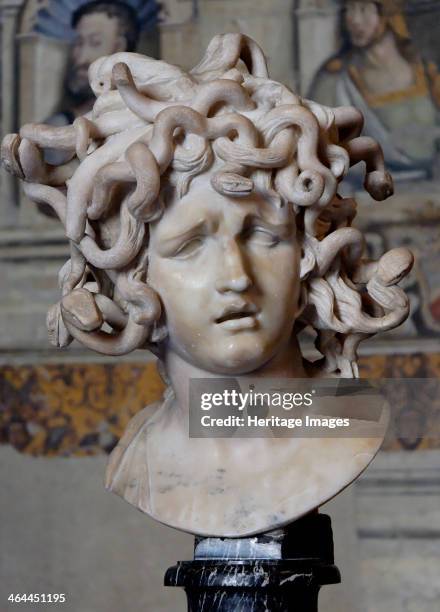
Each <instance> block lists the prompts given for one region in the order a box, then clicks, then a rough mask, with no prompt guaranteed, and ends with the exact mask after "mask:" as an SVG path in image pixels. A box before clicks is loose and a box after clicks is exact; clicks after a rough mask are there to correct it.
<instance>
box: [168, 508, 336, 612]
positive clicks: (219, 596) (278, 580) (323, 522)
mask: <svg viewBox="0 0 440 612" xmlns="http://www.w3.org/2000/svg"><path fill="white" fill-rule="evenodd" d="M333 563H334V558H333V534H332V528H331V521H330V517H329V516H327V515H325V514H318V513H314V514H309V515H307V516H306V517H304V518H302V519H300V520H298V521H295V522H294V523H291V524H290V525H288V526H287V527H285V528H284V529H278V530H276V531H272V532H270V533H266V534H260V535H258V536H254V537H250V538H237V539H230V538H196V541H195V546H194V560H193V561H180V562H179V563H177V565H175V566H173V567H170V568H169V569H168V570H167V572H166V574H165V585H166V586H181V587H184V589H185V592H186V595H187V598H188V612H317V610H318V593H319V589H320V587H321V586H322V585H325V584H336V583H338V582H340V581H341V576H340V573H339V570H338V568H337V567H336V566H335V565H334V564H333Z"/></svg>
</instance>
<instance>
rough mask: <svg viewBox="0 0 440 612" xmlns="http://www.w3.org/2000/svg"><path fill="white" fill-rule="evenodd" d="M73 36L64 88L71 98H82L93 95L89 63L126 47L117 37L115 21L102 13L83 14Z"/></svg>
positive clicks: (123, 40) (116, 22)
mask: <svg viewBox="0 0 440 612" xmlns="http://www.w3.org/2000/svg"><path fill="white" fill-rule="evenodd" d="M75 34H76V38H75V42H74V44H73V47H72V52H71V60H72V64H71V67H70V71H69V74H68V78H67V87H68V90H69V92H70V93H71V94H72V95H73V96H74V97H77V98H81V97H84V96H85V95H86V94H87V96H91V95H93V94H92V90H91V89H90V86H89V81H88V76H87V71H88V69H89V66H90V64H92V63H93V62H94V61H95V60H97V59H98V58H100V57H102V56H103V55H110V54H111V53H117V52H119V51H125V50H126V47H127V44H126V40H125V38H124V36H121V34H120V28H119V22H118V18H117V17H109V16H108V15H106V14H105V13H91V14H88V15H84V16H83V17H82V18H81V19H80V20H79V22H78V24H77V26H76V30H75Z"/></svg>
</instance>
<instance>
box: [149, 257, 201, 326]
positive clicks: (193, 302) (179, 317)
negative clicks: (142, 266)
mask: <svg viewBox="0 0 440 612" xmlns="http://www.w3.org/2000/svg"><path fill="white" fill-rule="evenodd" d="M207 268H208V266H204V265H202V264H201V263H199V265H189V266H187V265H185V263H183V262H180V263H171V264H170V262H165V261H163V260H162V261H161V260H158V259H156V258H154V257H153V258H150V264H149V269H148V280H147V282H148V284H149V285H150V286H151V287H152V288H153V289H154V290H155V291H157V293H158V295H159V297H160V299H161V301H162V304H163V306H164V309H165V312H166V313H167V319H168V321H169V323H170V324H171V325H172V326H173V327H175V328H176V329H177V328H179V329H180V330H181V332H182V333H186V332H187V331H188V332H191V329H192V328H193V327H194V325H195V322H196V321H197V322H201V321H202V320H203V313H204V312H205V311H206V304H207V299H208V295H209V291H210V290H209V282H210V279H209V273H208V271H207Z"/></svg>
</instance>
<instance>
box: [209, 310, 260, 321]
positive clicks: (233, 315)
mask: <svg viewBox="0 0 440 612" xmlns="http://www.w3.org/2000/svg"><path fill="white" fill-rule="evenodd" d="M252 315H253V313H252V312H229V313H228V314H225V315H223V316H222V317H219V318H218V319H216V321H215V322H216V323H224V322H225V321H236V320H237V319H245V318H246V317H251V316H252Z"/></svg>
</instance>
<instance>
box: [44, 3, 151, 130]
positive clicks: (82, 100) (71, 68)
mask: <svg viewBox="0 0 440 612" xmlns="http://www.w3.org/2000/svg"><path fill="white" fill-rule="evenodd" d="M71 25H72V28H73V30H74V39H73V43H72V47H71V50H70V55H69V60H68V62H67V70H66V75H65V79H64V85H63V98H62V100H61V101H60V104H59V108H58V109H57V110H56V112H55V113H54V115H53V116H52V117H51V118H50V119H49V120H48V123H50V124H51V125H67V124H69V123H71V122H72V121H73V120H74V119H75V118H76V117H78V116H80V115H83V114H85V113H87V112H88V111H90V110H91V109H92V107H93V103H94V101H95V96H94V94H93V91H92V89H91V87H90V84H89V78H88V70H89V67H90V65H91V64H92V63H93V62H94V61H95V60H97V59H98V58H100V57H102V56H103V55H109V54H111V53H118V52H120V51H135V50H136V47H137V42H138V36H139V24H138V20H137V15H136V12H135V10H134V8H133V7H132V6H131V5H130V4H128V3H125V2H108V1H106V0H95V1H94V2H87V3H86V4H82V5H80V6H79V8H77V9H76V10H75V11H74V12H73V13H72V21H71Z"/></svg>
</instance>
